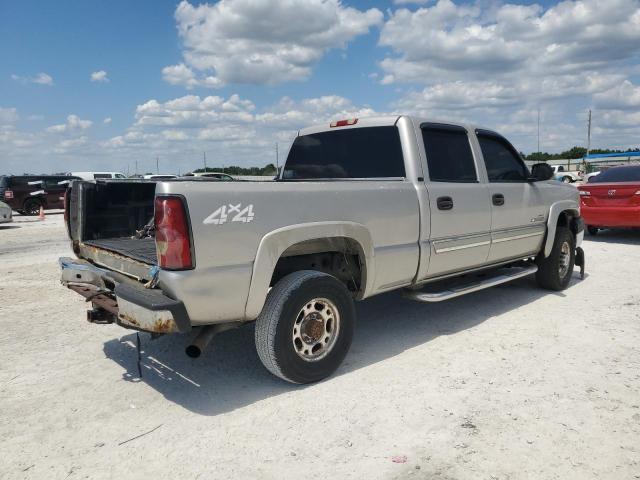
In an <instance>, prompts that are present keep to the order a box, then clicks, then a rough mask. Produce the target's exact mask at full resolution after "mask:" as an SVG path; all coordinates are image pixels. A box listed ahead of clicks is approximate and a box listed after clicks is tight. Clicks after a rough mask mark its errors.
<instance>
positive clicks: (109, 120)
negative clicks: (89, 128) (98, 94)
mask: <svg viewBox="0 0 640 480" xmlns="http://www.w3.org/2000/svg"><path fill="white" fill-rule="evenodd" d="M102 123H104V124H105V125H109V124H110V123H111V117H107V118H105V119H104V120H102Z"/></svg>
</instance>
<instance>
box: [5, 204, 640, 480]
mask: <svg viewBox="0 0 640 480" xmlns="http://www.w3.org/2000/svg"><path fill="white" fill-rule="evenodd" d="M583 246H584V249H585V251H586V256H587V272H588V276H587V277H586V278H585V279H584V280H582V281H581V280H579V278H578V275H577V274H575V273H574V280H573V282H572V284H571V287H570V288H569V289H568V290H566V291H565V292H562V293H549V292H546V291H543V290H540V289H538V288H537V287H536V286H535V283H534V281H533V279H532V278H526V279H522V280H519V281H517V282H515V283H512V284H507V285H505V286H501V287H496V288H493V289H490V290H485V291H483V292H478V293H475V294H472V295H468V296H466V297H462V298H461V299H457V300H453V301H450V302H448V303H442V304H433V305H425V304H419V303H413V302H410V301H408V300H404V299H402V298H401V297H400V295H399V294H397V293H392V294H386V295H382V296H379V297H376V298H373V299H370V300H368V301H366V302H363V303H361V304H359V306H358V315H359V319H358V325H357V328H356V335H355V340H354V344H353V347H352V349H351V351H350V353H349V355H348V357H347V359H346V362H345V364H344V365H343V366H342V367H341V368H340V369H339V371H338V372H337V374H336V375H334V376H333V377H332V378H330V379H328V380H326V381H324V382H321V383H319V384H315V385H310V386H304V387H300V386H293V385H289V384H286V383H283V382H282V381H280V380H278V379H277V378H275V377H272V376H271V375H270V374H269V373H268V372H267V371H266V370H265V369H264V368H263V367H262V365H261V364H260V361H259V360H258V357H257V354H256V352H255V348H254V344H253V327H252V326H247V327H244V328H241V329H239V330H235V331H229V332H226V333H223V334H222V335H220V336H219V337H218V338H217V339H216V340H214V343H213V348H211V349H210V350H209V351H207V352H206V354H205V355H204V356H203V357H202V358H200V359H198V360H191V359H189V358H188V357H186V356H185V354H184V347H185V346H186V344H187V342H188V340H189V337H188V336H167V337H163V338H161V339H158V340H154V341H151V340H150V338H149V336H148V335H146V334H144V335H141V337H142V342H143V349H144V352H143V362H142V364H143V367H142V369H143V378H142V379H141V380H140V379H138V378H137V369H136V355H135V348H134V347H135V334H134V333H132V332H131V331H128V330H125V329H122V328H120V327H117V326H113V325H109V326H99V325H91V324H89V323H87V322H86V321H85V320H84V319H85V310H86V308H87V304H86V303H84V301H83V300H82V299H81V298H80V297H79V296H78V295H76V294H75V293H73V292H71V291H68V290H66V289H65V288H63V287H62V286H61V285H60V284H59V281H58V278H59V269H58V265H57V258H58V257H59V256H61V255H69V254H70V250H69V246H68V243H67V241H66V233H65V231H64V227H63V223H62V215H60V214H57V215H52V214H49V215H47V219H46V220H45V221H44V222H40V221H38V220H37V219H35V218H25V217H20V216H16V217H15V222H14V224H13V225H12V226H9V227H0V352H1V353H2V356H1V359H0V406H1V408H0V478H2V479H31V478H42V479H65V478H69V479H73V478H91V479H101V478H118V479H123V478H154V479H176V478H180V479H195V478H201V479H210V478H211V479H215V478H221V479H229V478H233V479H243V478H265V479H288V478H297V479H299V478H305V479H315V478H317V479H325V478H336V479H342V478H357V479H364V478H366V479H378V478H384V479H395V478H407V479H411V478H416V479H474V480H475V479H563V480H564V479H588V478H599V479H600V478H607V479H616V480H617V479H629V478H640V308H639V305H640V268H639V267H640V232H603V234H601V235H599V236H598V237H595V238H593V237H592V238H588V239H587V241H585V244H584V245H583ZM152 430H153V431H152ZM150 431H151V433H148V434H146V435H143V436H141V437H139V438H135V439H133V440H131V441H127V440H129V439H132V438H134V437H136V436H138V435H141V434H145V433H146V432H150ZM125 442H126V443H125ZM394 457H398V458H396V459H395V460H397V461H398V460H399V461H400V462H402V461H403V460H405V458H406V461H404V463H395V462H394V461H393V458H394Z"/></svg>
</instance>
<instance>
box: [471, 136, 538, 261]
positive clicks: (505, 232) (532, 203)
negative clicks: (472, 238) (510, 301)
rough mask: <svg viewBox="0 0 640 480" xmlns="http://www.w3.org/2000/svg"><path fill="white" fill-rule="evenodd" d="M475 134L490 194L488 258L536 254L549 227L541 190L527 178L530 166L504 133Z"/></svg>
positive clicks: (501, 258) (497, 258) (509, 257)
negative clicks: (489, 248) (485, 170)
mask: <svg viewBox="0 0 640 480" xmlns="http://www.w3.org/2000/svg"><path fill="white" fill-rule="evenodd" d="M476 135H477V138H478V143H479V144H480V150H481V151H482V156H483V158H484V163H485V166H486V169H487V177H488V180H489V193H490V196H491V237H492V239H491V250H490V252H489V262H496V261H500V260H508V259H511V258H516V257H521V256H525V255H528V254H535V253H536V252H537V251H538V250H539V249H540V245H541V244H542V239H543V236H544V233H545V229H546V208H545V203H544V201H543V199H542V191H541V190H540V188H538V186H537V185H536V184H535V183H533V182H528V181H527V177H528V176H529V171H528V170H527V167H526V166H525V164H524V162H523V161H522V159H521V158H520V155H519V154H518V153H517V152H516V150H515V149H514V148H513V146H512V145H511V144H510V143H509V142H508V141H507V140H506V139H505V138H504V137H502V136H501V135H499V134H497V133H495V132H491V131H489V130H476Z"/></svg>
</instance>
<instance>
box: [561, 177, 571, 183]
mask: <svg viewBox="0 0 640 480" xmlns="http://www.w3.org/2000/svg"><path fill="white" fill-rule="evenodd" d="M571 182H573V178H571V177H569V176H566V177H562V183H571Z"/></svg>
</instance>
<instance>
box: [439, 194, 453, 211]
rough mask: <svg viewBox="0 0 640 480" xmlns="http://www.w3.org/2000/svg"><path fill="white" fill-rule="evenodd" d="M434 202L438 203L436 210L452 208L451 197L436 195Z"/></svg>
mask: <svg viewBox="0 0 640 480" xmlns="http://www.w3.org/2000/svg"><path fill="white" fill-rule="evenodd" d="M436 203H437V204H438V210H451V209H452V208H453V200H452V199H451V197H438V199H437V200H436Z"/></svg>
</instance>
